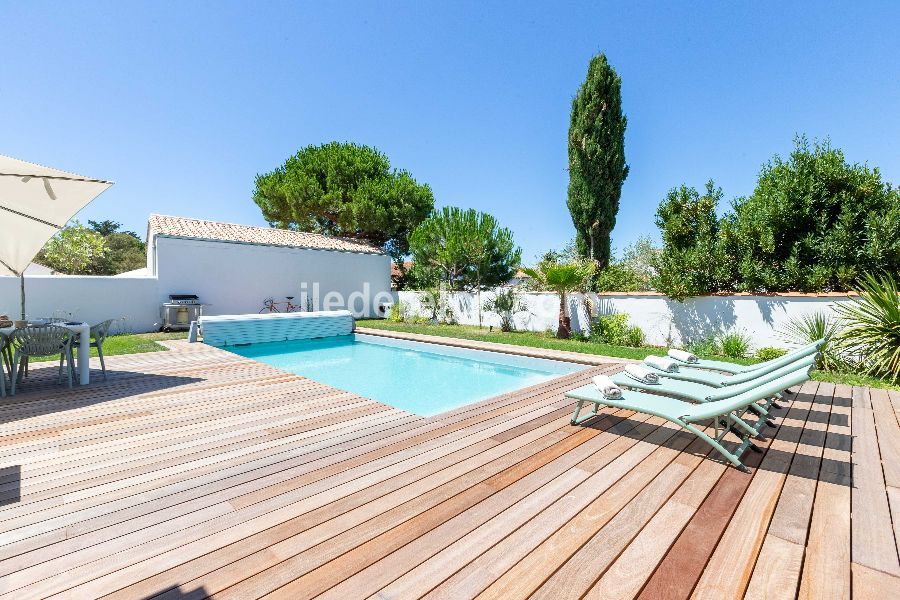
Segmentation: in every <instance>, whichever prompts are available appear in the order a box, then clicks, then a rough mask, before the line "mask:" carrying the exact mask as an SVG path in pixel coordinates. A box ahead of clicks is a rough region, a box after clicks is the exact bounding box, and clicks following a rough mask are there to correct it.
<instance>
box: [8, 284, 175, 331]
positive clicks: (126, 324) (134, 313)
mask: <svg viewBox="0 0 900 600" xmlns="http://www.w3.org/2000/svg"><path fill="white" fill-rule="evenodd" d="M25 312H26V315H27V316H28V317H29V318H42V317H65V318H77V319H78V320H80V321H86V322H88V323H91V324H95V323H99V322H101V321H105V320H106V319H117V322H116V325H115V331H126V332H142V331H153V330H154V329H157V328H158V327H159V325H158V322H159V302H158V301H157V292H156V278H154V277H87V276H76V275H41V276H29V275H26V276H25ZM0 314H5V315H9V317H10V318H11V319H18V318H19V315H20V314H21V308H20V300H19V278H18V277H6V276H4V277H0Z"/></svg>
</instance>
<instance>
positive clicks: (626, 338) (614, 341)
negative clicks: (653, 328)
mask: <svg viewBox="0 0 900 600" xmlns="http://www.w3.org/2000/svg"><path fill="white" fill-rule="evenodd" d="M591 339H592V340H594V341H597V342H602V343H604V344H611V345H613V346H630V347H633V348H638V347H640V346H642V345H643V343H644V339H645V336H644V332H643V331H642V330H641V328H640V327H638V326H636V325H629V323H628V315H626V314H623V313H616V314H612V315H603V316H601V317H600V318H599V319H597V321H596V322H595V323H594V327H593V328H592V330H591Z"/></svg>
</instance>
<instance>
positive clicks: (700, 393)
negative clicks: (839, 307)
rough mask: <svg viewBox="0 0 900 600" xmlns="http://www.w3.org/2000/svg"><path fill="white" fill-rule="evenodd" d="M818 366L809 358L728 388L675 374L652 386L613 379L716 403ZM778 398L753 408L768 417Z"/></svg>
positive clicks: (619, 376) (620, 377) (663, 374)
mask: <svg viewBox="0 0 900 600" xmlns="http://www.w3.org/2000/svg"><path fill="white" fill-rule="evenodd" d="M815 362H816V355H815V354H813V355H811V356H807V357H805V358H802V359H800V360H798V361H796V362H792V363H790V364H787V365H785V366H783V367H781V368H779V369H775V370H774V371H770V372H768V373H759V374H757V375H756V377H754V378H753V379H750V380H749V381H744V382H742V383H735V384H733V385H725V386H711V385H707V384H703V383H697V382H693V381H684V380H681V379H675V378H670V375H673V373H666V372H657V375H658V376H659V381H658V382H657V383H648V382H646V381H639V380H637V379H635V378H633V377H631V376H629V375H628V374H627V373H626V372H625V371H622V372H619V373H616V374H615V375H613V376H612V378H611V379H612V382H613V383H614V384H616V385H618V386H620V387H627V388H632V389H636V390H641V391H647V392H652V393H654V394H664V395H666V396H674V397H676V398H681V399H684V400H689V401H691V402H710V401H712V400H722V399H724V398H730V397H732V396H736V395H737V394H742V393H744V392H749V391H751V390H753V389H755V388H757V387H759V386H760V385H763V384H765V383H768V382H770V381H773V380H775V379H778V378H779V377H783V376H785V375H790V374H791V373H792V372H794V371H797V370H805V371H808V370H809V368H810V367H812V366H813V365H814V364H815ZM776 397H778V395H777V394H776V395H773V396H772V397H771V398H770V399H768V400H767V402H766V403H765V404H756V405H753V406H755V407H757V408H755V410H756V411H757V412H758V414H760V415H766V414H767V411H768V408H769V406H771V404H772V402H773V401H774V399H775V398H776Z"/></svg>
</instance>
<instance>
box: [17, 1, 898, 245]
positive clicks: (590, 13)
mask: <svg viewBox="0 0 900 600" xmlns="http://www.w3.org/2000/svg"><path fill="white" fill-rule="evenodd" d="M451 4H452V6H451ZM786 4H788V3H780V2H773V3H766V2H744V3H738V2H709V3H705V4H700V3H696V4H694V3H662V2H659V3H643V2H621V3H611V2H584V3H551V2H547V3H535V4H530V3H525V2H505V3H496V2H466V3H464V2H454V3H427V2H409V3H401V2H359V3H357V2H346V1H342V2H317V3H306V2H291V3H283V4H276V3H269V2H263V3H248V2H244V3H238V2H230V3H229V2H215V3H214V2H190V3H188V2H178V3H175V2H171V3H166V2H153V3H146V2H145V3H137V2H87V1H85V2H79V3H58V2H15V1H7V0H0V13H2V18H0V53H2V54H0V56H2V57H3V60H2V61H0V115H2V117H0V118H2V127H0V153H2V154H8V155H11V156H15V157H17V158H21V159H24V160H31V161H34V162H39V163H43V164H47V165H50V166H54V167H58V168H62V169H67V170H72V171H76V172H79V173H83V174H86V175H90V176H94V177H101V178H107V179H111V180H113V181H115V182H116V185H115V186H113V188H112V189H111V190H110V191H108V192H106V193H105V194H104V195H103V196H101V197H100V198H99V199H98V200H97V201H95V202H94V203H93V204H92V205H91V206H89V207H88V208H87V209H86V210H84V211H83V212H82V213H81V215H80V218H81V219H82V220H87V219H105V218H109V219H114V220H118V221H121V222H123V223H124V224H125V225H126V227H127V228H130V229H134V230H136V231H138V232H139V233H141V234H143V232H144V231H145V229H146V219H147V215H148V214H149V213H151V212H160V213H167V214H174V215H183V216H192V217H200V218H209V219H217V220H225V221H233V222H239V223H248V224H264V222H263V220H262V218H261V215H260V213H259V210H258V208H257V207H256V205H255V204H253V202H252V200H251V199H250V196H251V193H252V189H253V178H254V175H255V174H256V173H259V172H265V171H269V170H271V169H272V168H274V167H276V166H277V165H279V164H281V163H282V162H283V161H284V159H285V158H287V157H288V156H289V155H291V154H292V153H294V152H296V150H297V149H299V148H301V147H303V146H305V145H307V144H318V143H322V142H327V141H331V140H340V141H344V140H349V141H355V142H359V143H364V144H371V145H374V146H376V147H378V148H379V149H381V150H382V151H384V152H385V153H386V154H387V155H388V156H389V158H390V159H391V162H392V164H393V165H394V166H397V167H401V168H405V169H407V170H409V171H410V172H411V173H412V174H413V176H414V177H416V178H417V179H418V180H419V181H422V182H427V183H429V184H430V185H431V186H432V188H433V190H434V194H435V200H436V203H437V205H439V206H440V205H445V204H450V205H457V206H463V207H475V208H477V209H479V210H484V211H487V212H490V213H493V214H494V215H495V216H497V217H498V219H499V220H500V221H501V223H502V224H504V225H506V226H508V227H510V228H511V229H512V230H513V231H514V233H515V234H516V239H517V241H518V242H519V243H520V244H521V246H522V247H523V250H524V257H525V259H526V260H529V259H531V258H532V257H534V256H535V255H536V254H538V253H539V252H543V251H544V250H546V249H548V248H551V247H560V246H562V245H563V244H564V243H565V242H566V241H567V240H568V239H570V238H571V237H572V235H573V230H572V226H571V221H570V219H569V215H568V211H567V209H566V205H565V200H566V186H567V182H568V174H567V172H566V133H567V129H568V121H569V108H570V102H571V98H572V95H573V94H574V93H575V91H576V89H577V88H578V86H579V84H580V83H581V82H582V80H583V79H584V75H585V72H586V69H587V63H588V61H589V59H590V57H591V56H592V55H593V54H594V53H596V52H601V51H602V52H605V53H606V54H607V56H608V57H609V59H610V61H611V63H612V64H613V65H614V66H615V67H616V69H617V70H618V72H619V74H620V75H621V77H622V80H623V106H624V109H625V112H626V114H627V115H628V119H629V124H628V131H627V134H626V148H625V150H626V158H627V161H628V163H629V164H630V166H631V173H630V175H629V177H628V180H627V181H626V183H625V186H624V188H623V192H622V206H621V210H620V212H619V218H618V224H617V226H616V229H615V231H614V232H613V240H614V245H615V246H616V247H617V248H620V249H621V248H622V247H623V246H624V245H625V244H627V243H629V242H631V241H633V240H634V239H636V238H637V237H638V236H640V235H641V234H649V235H652V236H656V228H655V226H654V224H653V213H654V211H655V209H656V206H657V204H658V203H659V201H660V200H661V199H662V198H663V197H664V196H665V193H666V191H667V190H668V189H669V188H671V187H674V186H676V185H679V184H681V183H687V184H689V185H694V186H697V187H700V186H702V185H703V183H704V182H705V181H706V180H707V179H708V178H710V177H712V178H714V179H715V180H716V182H717V183H718V184H719V185H721V186H722V187H723V188H724V191H725V197H726V198H727V199H730V198H732V197H734V196H740V195H745V194H748V193H750V192H751V191H752V189H753V185H754V182H755V178H756V174H757V172H758V170H759V167H760V165H761V164H762V163H763V162H764V161H765V160H767V159H768V158H770V157H771V156H772V155H773V154H774V153H781V154H786V153H787V152H789V151H790V149H791V146H792V138H793V136H794V134H795V133H806V134H807V135H808V136H809V137H811V138H812V137H819V138H822V137H825V136H830V138H831V140H832V143H833V144H834V145H835V146H838V147H840V148H842V149H844V151H845V152H846V154H847V157H848V159H850V160H851V161H854V162H867V163H868V164H870V165H872V166H878V167H880V168H881V170H882V173H883V175H884V177H885V179H886V180H888V181H891V182H893V183H894V184H895V185H896V184H900V68H898V67H897V60H898V58H897V57H898V56H900V41H898V40H900V35H898V33H897V23H898V22H900V3H897V2H884V3H877V2H860V3H850V2H843V3H833V2H809V3H796V4H795V3H790V4H791V6H785V5H786Z"/></svg>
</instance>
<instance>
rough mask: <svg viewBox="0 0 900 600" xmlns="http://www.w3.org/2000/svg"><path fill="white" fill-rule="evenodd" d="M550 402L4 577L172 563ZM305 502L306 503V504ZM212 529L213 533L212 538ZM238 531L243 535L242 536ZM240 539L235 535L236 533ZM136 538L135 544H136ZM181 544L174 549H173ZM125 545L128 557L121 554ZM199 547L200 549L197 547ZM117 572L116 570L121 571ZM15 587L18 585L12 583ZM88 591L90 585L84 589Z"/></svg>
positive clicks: (19, 581) (43, 584)
mask: <svg viewBox="0 0 900 600" xmlns="http://www.w3.org/2000/svg"><path fill="white" fill-rule="evenodd" d="M553 408H554V406H553V404H544V405H543V406H542V407H541V408H534V407H531V409H530V410H529V407H528V406H526V407H523V408H520V409H516V410H511V411H509V414H510V415H516V414H517V413H518V416H514V417H512V418H503V419H497V420H498V421H499V422H497V423H495V424H493V422H492V421H488V422H487V423H485V424H483V426H481V427H479V428H475V430H474V431H469V430H465V429H463V430H458V431H454V432H451V433H447V434H445V435H443V436H440V437H436V438H433V439H429V440H428V441H425V442H424V443H420V444H419V445H417V446H416V445H413V444H409V445H408V446H409V447H405V448H404V449H401V450H399V451H396V452H390V453H388V452H386V451H385V452H381V453H379V455H377V456H376V457H375V458H374V459H372V457H367V459H365V460H364V459H360V460H359V461H358V464H353V465H352V466H351V467H350V468H344V467H334V468H332V469H331V471H333V472H329V471H328V470H327V469H326V473H327V476H326V477H323V476H321V473H320V474H319V475H318V476H317V477H315V478H314V480H313V481H311V482H309V481H303V482H302V483H303V484H304V485H302V487H300V488H293V489H290V490H287V491H284V490H282V491H283V492H284V493H280V494H277V495H275V496H272V497H265V498H264V499H262V500H261V501H257V502H253V503H249V504H247V503H241V504H240V505H237V506H236V505H235V504H234V502H233V501H229V502H226V503H221V504H219V505H214V506H213V507H209V508H205V509H201V510H200V511H197V513H191V514H190V515H186V516H185V517H184V518H176V519H172V520H169V521H166V522H164V523H162V524H160V525H159V526H157V528H156V531H155V534H157V535H158V536H157V537H154V535H150V536H148V533H147V532H145V531H140V532H135V533H134V534H126V535H124V536H120V537H117V538H114V539H111V540H108V541H105V542H103V543H102V544H98V545H95V546H91V547H90V548H87V549H85V550H83V551H76V552H75V553H72V554H69V555H67V556H66V557H64V558H62V559H61V560H65V561H68V562H69V563H71V562H72V561H76V562H77V563H78V564H79V566H77V567H75V568H72V569H69V570H68V571H67V572H66V573H65V575H62V574H60V575H58V576H55V577H50V578H45V579H40V580H38V579H36V577H40V576H41V575H43V574H44V573H45V572H46V569H48V568H50V569H52V568H53V565H54V560H50V561H47V562H45V563H42V564H41V566H40V567H38V566H35V567H34V568H32V569H23V570H21V571H18V572H17V573H15V574H13V575H11V576H10V577H9V579H10V582H11V586H20V585H21V586H23V589H24V590H28V591H29V592H30V591H37V592H38V593H41V594H46V593H48V590H53V589H55V586H59V585H66V586H71V585H77V584H79V583H87V582H88V581H91V580H92V579H96V578H98V576H100V575H107V574H109V575H111V576H112V574H116V573H117V572H118V571H119V570H120V569H124V568H131V567H132V565H133V563H140V562H141V561H143V560H146V559H151V558H153V557H157V556H159V555H162V554H165V555H166V556H167V557H168V558H167V559H166V560H167V561H169V562H165V564H167V565H169V564H171V562H170V561H171V560H177V559H179V558H180V559H182V560H183V559H184V558H185V557H186V555H185V551H184V549H183V548H182V547H183V546H184V545H185V544H190V543H192V542H194V541H197V540H199V539H206V540H208V543H211V544H215V543H219V542H220V541H221V540H222V539H224V538H226V537H227V536H228V535H231V536H240V533H241V532H242V531H243V530H244V529H245V528H246V526H247V525H246V524H247V523H248V522H252V523H254V524H256V526H261V525H262V524H270V525H268V526H271V525H274V524H277V523H278V522H280V521H279V519H281V520H284V519H286V518H291V517H293V516H296V515H297V514H300V513H298V512H297V511H304V510H308V509H312V508H317V507H318V506H319V505H321V503H325V502H326V501H327V500H328V499H329V498H332V497H333V496H335V495H340V494H342V493H347V492H352V491H356V489H358V488H359V487H364V486H365V485H367V484H370V483H374V482H377V481H380V480H383V479H386V478H388V477H390V476H392V475H394V474H396V473H397V472H402V471H403V470H405V469H406V468H409V467H410V466H415V465H418V464H421V463H423V462H427V461H429V460H431V459H433V458H436V457H438V456H441V455H442V454H446V453H449V452H451V451H453V450H455V449H457V448H458V447H460V446H461V445H464V444H465V443H466V442H468V443H472V442H474V441H479V440H481V439H487V438H489V437H491V435H493V434H496V433H498V432H500V431H503V430H505V429H507V428H509V427H514V426H516V425H518V424H520V423H522V422H527V421H528V420H531V419H532V418H534V417H536V416H540V414H544V413H546V412H551V411H552V410H553ZM307 507H309V508H307ZM212 534H217V535H216V536H215V540H213V539H211V537H212ZM241 537H243V536H241ZM237 539H240V538H237ZM135 544H139V545H135ZM176 548H180V551H179V552H175V549H176ZM125 549H128V553H127V554H128V555H127V557H126V556H125V555H123V554H122V552H123V550H125ZM197 551H199V550H197ZM121 575H122V574H121V573H118V574H117V575H116V576H121ZM14 589H17V588H14ZM85 593H87V594H88V595H89V594H90V592H89V591H85Z"/></svg>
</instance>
